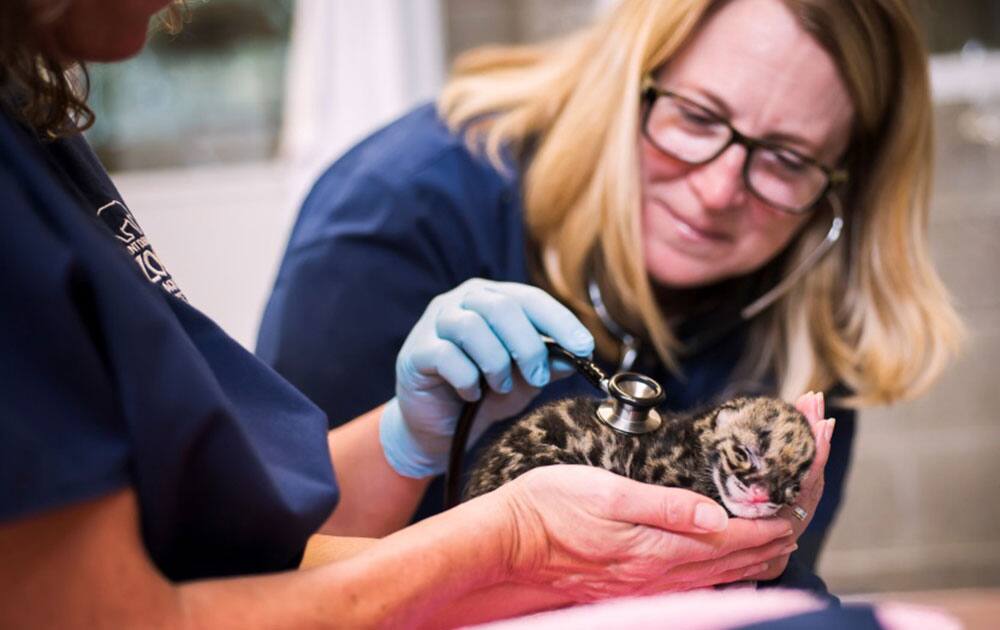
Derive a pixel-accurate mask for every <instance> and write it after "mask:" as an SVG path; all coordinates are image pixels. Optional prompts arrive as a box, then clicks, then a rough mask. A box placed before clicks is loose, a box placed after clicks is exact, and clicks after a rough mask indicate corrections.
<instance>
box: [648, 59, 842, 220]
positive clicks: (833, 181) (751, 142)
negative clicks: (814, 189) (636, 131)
mask: <svg viewBox="0 0 1000 630" xmlns="http://www.w3.org/2000/svg"><path fill="white" fill-rule="evenodd" d="M661 96H665V97H667V98H670V99H675V100H677V101H680V102H682V103H684V104H685V105H690V106H691V107H693V108H695V109H697V110H698V111H699V112H701V113H702V114H704V115H705V117H706V118H708V119H710V120H712V121H713V122H716V123H719V124H721V125H723V126H725V127H726V128H727V129H728V130H729V140H728V141H726V143H725V144H723V145H722V147H721V148H719V150H718V151H716V152H715V153H714V154H712V155H711V156H709V157H708V158H706V159H704V160H699V161H697V162H691V161H689V160H685V159H684V158H681V157H678V156H677V155H674V153H672V152H671V151H668V150H667V149H665V148H663V147H662V146H660V143H659V142H657V141H656V139H655V138H654V137H653V135H652V134H651V133H650V132H649V117H650V115H651V114H652V111H653V105H654V104H655V103H656V99H658V98H660V97H661ZM642 102H643V107H644V111H643V113H642V135H643V136H645V137H646V139H647V140H649V141H650V143H652V145H653V146H655V147H656V148H657V150H659V151H661V152H663V153H665V154H666V155H668V156H670V157H671V158H673V159H675V160H679V161H681V162H684V163H685V164H688V165H689V166H701V165H703V164H708V163H709V162H711V161H712V160H714V159H716V158H717V157H719V156H720V155H722V154H723V153H725V152H726V150H727V149H728V148H729V147H731V146H733V145H734V144H739V145H741V146H743V147H744V148H746V150H747V156H746V159H745V160H743V171H742V176H743V184H744V185H745V186H746V187H747V190H749V191H750V193H751V194H752V195H753V196H754V197H757V198H758V199H760V200H761V201H763V202H764V203H766V204H768V205H769V206H773V207H775V208H777V209H779V210H782V211H784V212H787V213H789V214H796V215H801V214H806V213H808V212H810V211H811V210H812V209H813V208H814V207H815V206H816V204H817V203H818V202H819V201H820V200H821V199H822V198H823V197H825V196H826V195H827V194H828V193H829V192H830V191H831V190H833V188H834V187H835V186H839V185H841V184H843V183H845V182H846V181H847V179H848V173H847V170H846V169H842V168H830V167H829V166H827V165H826V164H823V163H822V162H819V161H817V160H815V159H813V158H811V157H809V156H807V155H802V154H801V153H799V152H798V151H796V150H794V149H789V148H788V147H786V146H782V145H780V144H775V143H772V142H766V141H764V140H758V139H756V138H751V137H749V136H745V135H743V134H742V133H740V132H739V130H738V129H736V128H735V127H733V125H732V123H730V122H729V121H728V120H726V119H725V118H723V117H721V116H719V115H718V114H716V113H715V112H713V111H711V110H709V109H707V108H705V107H704V106H703V105H699V104H698V103H696V102H694V101H692V100H691V99H689V98H687V97H685V96H683V95H681V94H677V93H676V92H671V91H670V90H666V89H663V88H661V87H660V86H658V85H657V84H656V82H655V81H654V80H653V78H652V77H651V76H647V77H646V79H645V80H644V81H643V87H642ZM758 148H762V149H771V150H778V151H784V152H787V153H791V154H792V155H794V156H795V157H797V158H799V159H800V160H802V161H803V162H804V163H806V164H809V165H810V166H815V167H816V168H818V169H819V170H820V171H822V172H823V174H824V175H826V186H824V187H823V188H822V189H821V190H820V192H819V193H817V194H816V196H815V197H814V198H813V199H812V200H811V201H810V202H809V203H808V204H805V205H804V206H802V207H793V206H786V205H784V204H779V203H775V202H774V201H771V200H770V199H767V198H765V197H764V196H763V195H761V194H760V193H759V192H757V190H756V189H755V188H754V187H753V185H752V184H751V183H750V164H751V163H752V162H753V160H752V159H751V158H752V157H753V152H754V151H755V150H757V149H758Z"/></svg>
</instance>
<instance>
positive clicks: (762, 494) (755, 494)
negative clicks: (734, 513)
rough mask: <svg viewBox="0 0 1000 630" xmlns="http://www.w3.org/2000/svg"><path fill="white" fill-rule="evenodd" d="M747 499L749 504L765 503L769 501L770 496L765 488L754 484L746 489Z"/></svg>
mask: <svg viewBox="0 0 1000 630" xmlns="http://www.w3.org/2000/svg"><path fill="white" fill-rule="evenodd" d="M747 499H748V500H749V501H750V503H767V502H769V501H770V500H771V495H770V493H769V492H768V491H767V488H766V487H764V486H762V485H760V484H756V483H755V484H753V485H752V486H750V487H749V488H747Z"/></svg>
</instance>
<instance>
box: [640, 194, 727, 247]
mask: <svg viewBox="0 0 1000 630" xmlns="http://www.w3.org/2000/svg"><path fill="white" fill-rule="evenodd" d="M656 203H657V205H659V206H660V207H661V208H663V209H664V210H665V211H666V213H667V214H668V215H670V218H671V219H672V220H673V222H674V225H675V226H676V227H677V232H678V234H680V235H681V236H682V237H684V238H685V239H686V240H689V241H693V242H696V243H725V242H729V241H731V240H732V238H731V237H730V236H729V235H728V234H727V233H725V232H721V231H719V230H712V229H708V228H704V227H699V226H696V225H693V224H691V223H690V222H689V221H686V220H685V219H683V218H682V217H681V216H680V215H679V214H677V213H676V212H675V211H674V210H673V209H672V208H671V207H670V206H668V205H667V204H665V203H663V202H660V201H657V202H656Z"/></svg>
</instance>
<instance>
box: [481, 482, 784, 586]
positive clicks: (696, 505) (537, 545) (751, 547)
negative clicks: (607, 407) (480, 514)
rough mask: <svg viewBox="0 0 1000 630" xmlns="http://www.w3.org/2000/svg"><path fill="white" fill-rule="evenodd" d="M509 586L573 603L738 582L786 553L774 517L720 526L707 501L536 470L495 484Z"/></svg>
mask: <svg viewBox="0 0 1000 630" xmlns="http://www.w3.org/2000/svg"><path fill="white" fill-rule="evenodd" d="M497 493H500V494H501V496H503V497H504V499H505V502H506V504H507V505H508V506H509V513H510V514H511V518H512V520H513V533H514V534H513V544H512V546H511V549H510V552H509V559H508V566H509V567H510V569H511V577H512V579H513V580H514V581H517V582H522V583H528V584H533V585H538V586H543V587H546V588H549V589H552V590H554V591H556V592H558V593H560V594H561V595H563V596H565V597H568V598H569V599H571V600H573V601H578V602H579V601H593V600H596V599H603V598H606V597H613V596H621V595H632V594H640V593H643V594H644V593H653V592H663V591H677V590H688V589H691V588H698V587H701V586H707V585H710V584H719V583H724V582H732V581H738V580H742V579H747V578H748V576H749V575H753V574H757V573H760V572H761V571H762V570H763V569H764V567H765V565H766V563H767V562H770V561H772V560H774V559H776V558H780V557H781V556H783V555H785V554H787V553H788V551H789V545H790V544H792V541H791V539H790V538H789V537H790V536H791V534H792V529H791V527H790V526H789V524H788V523H787V522H786V521H784V520H783V519H778V518H774V519H761V520H745V519H728V518H727V517H726V514H725V511H724V510H723V509H722V508H721V507H720V506H719V505H718V504H717V503H715V502H714V501H712V500H711V499H709V498H707V497H704V496H702V495H700V494H697V493H694V492H690V491H688V490H681V489H678V488H664V487H660V486H653V485H648V484H642V483H639V482H637V481H633V480H630V479H627V478H625V477H621V476H618V475H615V474H613V473H610V472H608V471H605V470H601V469H598V468H592V467H588V466H564V465H560V466H545V467H541V468H537V469H534V470H532V471H529V472H528V473H526V474H524V475H523V476H521V477H519V478H518V479H516V480H515V481H513V482H511V483H510V484H507V485H506V486H503V487H502V488H500V489H499V490H497Z"/></svg>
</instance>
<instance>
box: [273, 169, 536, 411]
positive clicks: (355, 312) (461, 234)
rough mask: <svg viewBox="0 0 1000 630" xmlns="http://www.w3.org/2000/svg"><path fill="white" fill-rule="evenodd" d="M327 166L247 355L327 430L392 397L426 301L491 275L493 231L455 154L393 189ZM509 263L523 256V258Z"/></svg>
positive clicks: (480, 196)
mask: <svg viewBox="0 0 1000 630" xmlns="http://www.w3.org/2000/svg"><path fill="white" fill-rule="evenodd" d="M342 170H346V167H341V166H338V165H335V166H334V168H332V169H331V170H330V171H328V172H327V173H326V174H325V175H324V176H323V177H322V178H321V179H320V180H319V181H318V182H317V184H316V186H315V187H314V189H313V191H312V193H311V194H310V195H309V197H308V198H307V200H306V202H305V203H304V205H303V208H302V211H301V214H300V216H299V219H298V222H297V224H296V227H295V229H294V231H293V235H292V238H291V240H290V242H289V246H288V250H287V252H286V254H285V258H284V260H283V263H282V266H281V269H280V271H279V274H278V277H277V280H276V282H275V286H274V291H273V293H272V296H271V299H270V301H269V303H268V306H267V309H266V311H265V314H264V318H263V321H262V323H261V329H260V335H259V337H258V344H257V354H258V356H260V357H261V358H262V359H264V360H265V361H266V362H267V363H269V364H271V365H272V366H273V367H274V368H275V369H276V370H277V371H278V372H279V373H280V374H282V375H283V376H284V377H285V378H287V379H288V380H289V381H291V382H292V383H293V384H295V385H296V386H297V387H298V388H299V389H301V390H302V391H303V392H304V393H305V394H306V395H307V396H309V398H311V399H312V400H313V401H314V402H315V403H316V404H317V405H319V406H320V408H322V409H323V410H324V411H325V412H326V414H327V416H328V418H329V420H330V423H331V426H337V425H339V424H342V423H343V422H346V421H347V420H350V419H351V418H353V417H356V416H357V415H359V414H361V413H363V412H365V411H367V410H369V409H371V408H373V407H375V406H377V405H379V404H381V403H384V402H385V401H387V400H388V399H389V398H391V397H392V396H393V390H394V384H395V369H394V364H395V358H396V355H397V353H398V352H399V348H400V347H401V346H402V343H403V340H404V339H405V338H406V335H407V334H408V333H409V331H410V329H411V328H412V327H413V325H414V324H415V323H416V321H417V319H419V317H420V315H421V314H422V313H423V311H424V309H425V308H426V307H427V304H428V303H429V302H430V300H431V299H432V298H433V297H434V296H436V295H438V294H440V293H443V292H445V291H448V290H450V289H452V288H454V287H455V286H457V285H458V284H460V283H461V282H463V281H464V280H466V279H468V278H472V277H476V276H480V277H493V276H495V275H496V273H497V272H496V268H495V265H493V264H491V263H490V260H491V259H496V258H497V254H496V250H497V248H498V247H500V243H499V241H502V240H503V239H502V236H501V235H500V234H498V232H499V231H502V230H503V227H502V226H501V225H497V226H496V227H495V228H491V226H490V225H489V218H488V216H487V217H484V216H482V215H480V214H478V213H480V212H482V213H491V212H493V211H494V210H495V206H496V200H495V198H491V197H490V195H488V194H484V193H483V192H482V191H481V190H476V181H474V178H470V177H468V176H467V175H468V171H469V168H468V166H467V165H466V164H465V163H464V161H463V157H462V156H461V154H460V150H458V149H454V150H449V151H445V152H443V153H442V154H441V155H440V156H438V157H437V158H436V159H435V160H433V161H432V162H431V163H429V164H427V165H425V166H424V167H423V168H422V169H421V171H420V172H417V173H413V174H410V175H409V176H406V177H396V178H394V179H393V180H392V181H389V180H387V179H385V178H382V177H379V176H377V175H375V174H372V173H365V174H361V175H356V176H353V175H342V173H341V171H342ZM517 255H518V256H520V257H523V251H518V252H517Z"/></svg>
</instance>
